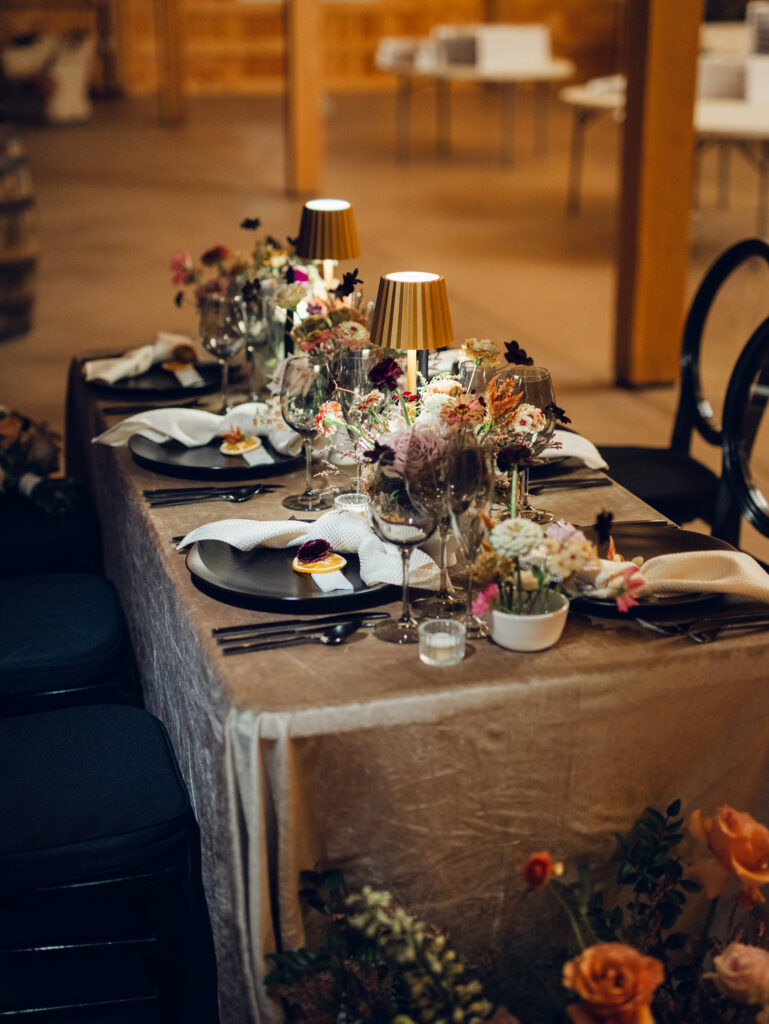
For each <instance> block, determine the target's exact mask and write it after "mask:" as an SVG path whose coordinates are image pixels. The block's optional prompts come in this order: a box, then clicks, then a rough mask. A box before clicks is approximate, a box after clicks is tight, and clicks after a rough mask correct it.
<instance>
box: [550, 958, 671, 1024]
mask: <svg viewBox="0 0 769 1024" xmlns="http://www.w3.org/2000/svg"><path fill="white" fill-rule="evenodd" d="M664 977H665V973H664V971H663V968H662V964H661V963H660V962H659V960H655V959H654V958H653V957H650V956H644V955H643V954H642V953H639V952H638V950H636V949H633V948H632V946H625V945H623V944H622V943H621V942H602V943H599V944H598V945H595V946H589V947H588V948H587V949H586V950H585V951H584V952H583V953H580V955H579V956H578V957H575V958H574V959H573V960H569V961H568V963H565V964H564V965H563V979H562V980H563V984H564V987H565V988H569V989H572V991H574V992H576V993H577V995H578V996H579V997H580V998H581V999H582V1002H581V1003H577V1004H575V1005H574V1006H570V1007H568V1014H569V1016H570V1018H571V1020H572V1021H573V1024H654V1018H653V1017H652V1014H651V1010H650V1009H649V1006H650V1004H651V1001H652V996H653V995H654V990H655V989H656V988H657V986H658V985H661V984H662V982H663V980H664Z"/></svg>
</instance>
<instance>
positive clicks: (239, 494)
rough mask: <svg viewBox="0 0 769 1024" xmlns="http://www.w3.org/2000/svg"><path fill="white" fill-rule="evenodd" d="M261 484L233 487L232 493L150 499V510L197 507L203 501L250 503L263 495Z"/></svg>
mask: <svg viewBox="0 0 769 1024" xmlns="http://www.w3.org/2000/svg"><path fill="white" fill-rule="evenodd" d="M261 491H262V488H261V487H260V486H259V484H249V485H248V486H246V487H233V488H232V490H231V491H226V492H224V493H217V494H200V495H189V496H188V497H184V496H182V497H180V498H170V497H169V498H154V499H150V502H149V506H150V508H174V507H175V506H177V505H197V504H199V502H201V501H234V502H240V501H248V500H249V498H253V496H254V495H255V494H259V493H261Z"/></svg>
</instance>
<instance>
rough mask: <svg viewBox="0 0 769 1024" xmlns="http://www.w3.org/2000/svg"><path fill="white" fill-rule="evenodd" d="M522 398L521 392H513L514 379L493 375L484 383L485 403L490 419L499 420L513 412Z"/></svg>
mask: <svg viewBox="0 0 769 1024" xmlns="http://www.w3.org/2000/svg"><path fill="white" fill-rule="evenodd" d="M522 398H523V392H522V391H521V392H519V393H518V394H517V395H516V394H515V381H514V380H512V379H508V380H504V379H502V378H500V377H493V378H492V379H491V380H490V381H489V383H488V384H487V385H486V405H487V406H488V409H489V415H490V416H491V418H492V420H501V419H504V418H505V417H506V416H509V415H510V414H511V413H512V412H514V410H515V408H516V406H517V405H518V403H519V402H520V400H521V399H522Z"/></svg>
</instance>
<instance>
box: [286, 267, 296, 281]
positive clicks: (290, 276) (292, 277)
mask: <svg viewBox="0 0 769 1024" xmlns="http://www.w3.org/2000/svg"><path fill="white" fill-rule="evenodd" d="M295 282H296V274H295V273H294V268H293V267H292V266H291V264H290V263H289V265H288V266H287V267H286V284H294V283H295Z"/></svg>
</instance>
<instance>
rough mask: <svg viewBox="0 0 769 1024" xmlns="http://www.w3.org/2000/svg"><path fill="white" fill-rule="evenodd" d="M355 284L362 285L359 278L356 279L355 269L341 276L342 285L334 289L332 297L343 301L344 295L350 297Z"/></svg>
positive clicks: (356, 271) (356, 269)
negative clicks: (334, 296)
mask: <svg viewBox="0 0 769 1024" xmlns="http://www.w3.org/2000/svg"><path fill="white" fill-rule="evenodd" d="M356 284H363V281H362V280H361V278H359V277H358V268H357V267H356V268H355V270H353V271H352V272H351V273H349V274H342V283H341V284H339V285H337V287H336V288H334V295H336V296H338V297H339V298H340V299H343V298H344V297H345V296H346V295H352V293H353V292H354V291H355V285H356Z"/></svg>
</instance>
